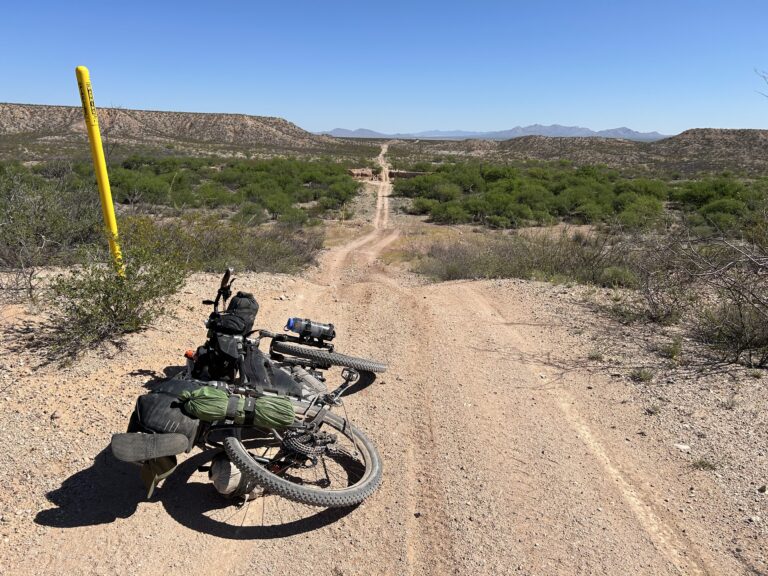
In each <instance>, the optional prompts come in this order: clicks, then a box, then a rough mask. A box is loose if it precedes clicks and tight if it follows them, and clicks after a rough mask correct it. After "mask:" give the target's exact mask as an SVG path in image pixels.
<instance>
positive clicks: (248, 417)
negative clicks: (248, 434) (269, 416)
mask: <svg viewBox="0 0 768 576" xmlns="http://www.w3.org/2000/svg"><path fill="white" fill-rule="evenodd" d="M255 409H256V399H255V398H254V397H252V396H247V397H246V398H245V403H244V405H243V412H244V416H245V422H244V423H245V424H253V418H254V416H255V415H256V410H255Z"/></svg>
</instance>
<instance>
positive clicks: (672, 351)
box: [658, 336, 683, 360]
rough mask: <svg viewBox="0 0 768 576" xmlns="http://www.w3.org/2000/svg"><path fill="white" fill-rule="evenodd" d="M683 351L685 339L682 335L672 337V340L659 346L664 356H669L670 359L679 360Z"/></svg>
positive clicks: (660, 352)
mask: <svg viewBox="0 0 768 576" xmlns="http://www.w3.org/2000/svg"><path fill="white" fill-rule="evenodd" d="M682 351H683V339H682V337H681V336H675V337H674V338H672V341H671V342H668V343H667V344H662V345H661V346H659V348H658V352H659V354H660V355H661V356H662V357H664V358H668V359H669V360H677V359H678V358H680V354H681V353H682Z"/></svg>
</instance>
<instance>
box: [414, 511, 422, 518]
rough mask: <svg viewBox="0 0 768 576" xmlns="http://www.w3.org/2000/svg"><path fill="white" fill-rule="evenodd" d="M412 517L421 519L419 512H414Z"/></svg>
mask: <svg viewBox="0 0 768 576" xmlns="http://www.w3.org/2000/svg"><path fill="white" fill-rule="evenodd" d="M413 515H414V516H415V517H416V518H421V512H414V513H413Z"/></svg>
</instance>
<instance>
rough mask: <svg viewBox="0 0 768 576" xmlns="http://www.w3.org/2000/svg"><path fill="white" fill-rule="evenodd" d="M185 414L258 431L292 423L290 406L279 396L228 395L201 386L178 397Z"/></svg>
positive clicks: (210, 387)
mask: <svg viewBox="0 0 768 576" xmlns="http://www.w3.org/2000/svg"><path fill="white" fill-rule="evenodd" d="M179 399H180V400H181V402H182V403H183V406H184V411H185V412H186V413H187V414H189V415H190V416H194V417H195V418H199V419H200V420H202V421H204V422H224V421H231V422H234V423H235V424H238V425H254V426H258V427H260V428H268V429H269V428H285V427H287V426H290V425H291V424H293V421H294V417H295V416H294V411H293V404H292V403H291V401H290V400H288V398H285V397H279V396H261V397H259V398H253V397H251V396H240V395H237V394H233V395H231V396H230V395H229V394H228V393H227V392H226V391H225V390H221V389H219V388H214V387H213V386H203V387H201V388H198V389H196V390H187V391H184V392H182V393H181V394H180V395H179Z"/></svg>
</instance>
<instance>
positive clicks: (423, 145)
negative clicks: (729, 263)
mask: <svg viewBox="0 0 768 576" xmlns="http://www.w3.org/2000/svg"><path fill="white" fill-rule="evenodd" d="M392 152H393V153H394V154H395V155H397V156H399V157H401V158H402V159H403V160H405V161H408V160H414V159H419V158H424V157H429V156H434V155H436V154H437V155H440V154H449V155H459V156H471V157H476V158H483V159H488V160H497V161H504V160H506V161H521V160H544V161H551V160H569V161H571V162H574V163H575V164H578V165H584V164H605V165H607V166H611V167H614V168H618V169H622V170H636V171H640V172H653V173H665V174H670V175H672V174H679V175H681V176H687V175H692V174H697V173H701V172H722V171H724V170H728V171H732V172H736V173H740V174H749V175H761V174H767V173H768V130H727V129H715V128H700V129H695V130H687V131H685V132H683V133H681V134H678V135H677V136H672V137H671V138H665V139H663V140H658V141H656V142H635V141H630V140H622V139H615V138H611V139H609V138H552V137H547V136H524V137H521V138H515V139H512V140H505V141H503V142H495V141H490V140H466V141H463V142H447V141H443V142H430V141H420V142H415V143H414V142H406V141H402V142H398V143H397V144H396V145H394V146H393V147H392Z"/></svg>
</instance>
